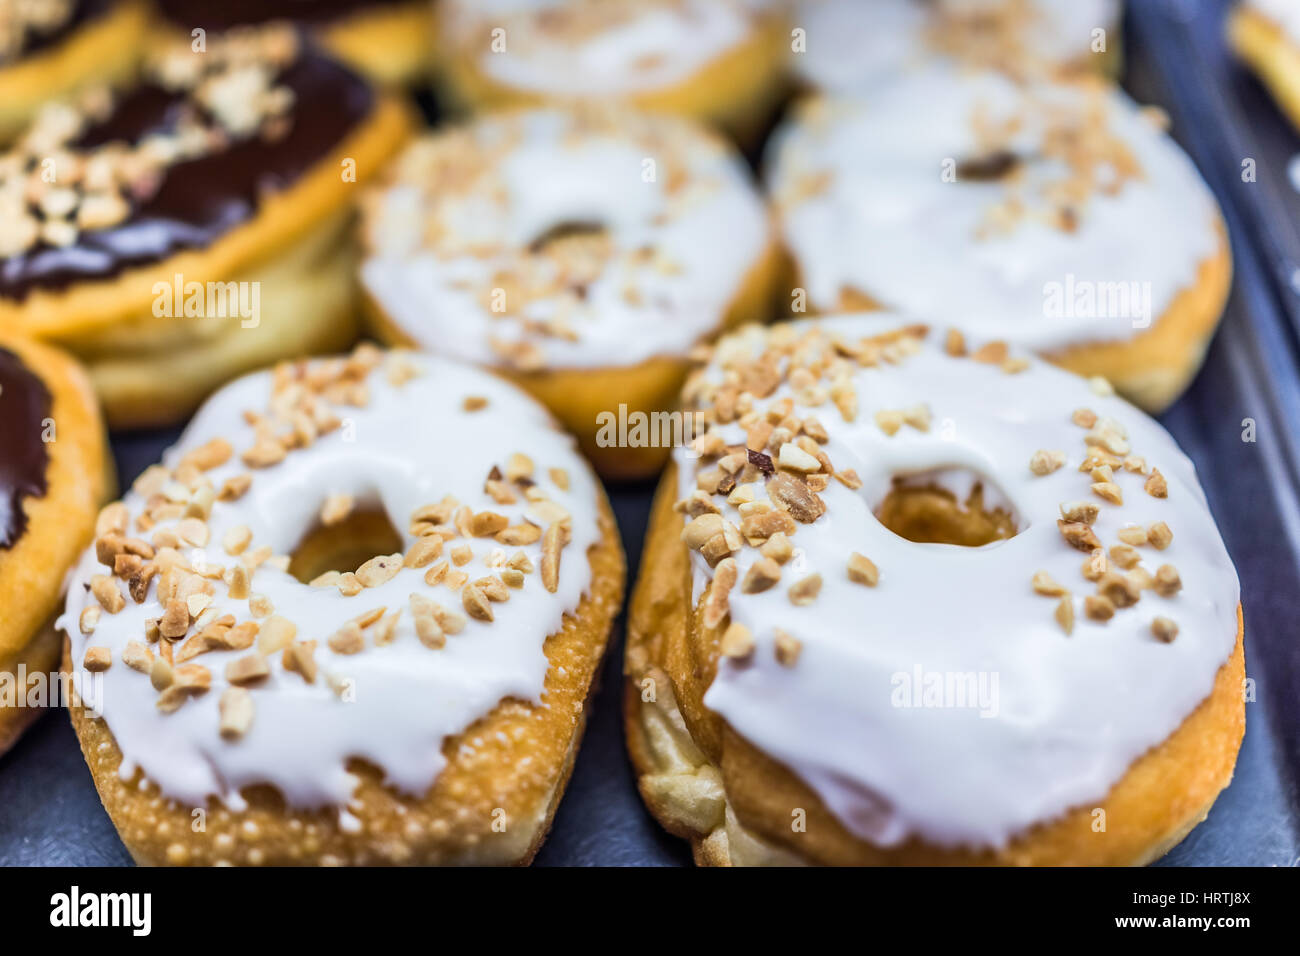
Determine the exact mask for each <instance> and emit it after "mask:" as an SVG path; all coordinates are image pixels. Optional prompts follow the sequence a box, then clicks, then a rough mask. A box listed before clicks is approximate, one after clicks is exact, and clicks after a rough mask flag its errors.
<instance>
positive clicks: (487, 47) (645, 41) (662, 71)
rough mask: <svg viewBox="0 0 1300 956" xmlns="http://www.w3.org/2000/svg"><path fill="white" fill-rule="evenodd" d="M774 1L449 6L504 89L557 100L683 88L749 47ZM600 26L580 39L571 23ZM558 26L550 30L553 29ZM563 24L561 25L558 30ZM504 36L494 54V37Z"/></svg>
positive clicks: (483, 1)
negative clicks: (731, 53) (758, 22)
mask: <svg viewBox="0 0 1300 956" xmlns="http://www.w3.org/2000/svg"><path fill="white" fill-rule="evenodd" d="M770 6H771V3H770V0H672V2H669V0H650V2H646V0H636V2H623V3H611V2H610V0H594V2H593V0H447V2H445V3H443V4H441V15H442V16H443V23H444V24H445V25H446V27H445V29H446V31H447V35H448V36H449V37H452V38H453V39H454V40H455V44H456V46H455V49H456V50H457V51H458V52H459V51H464V50H467V49H468V50H474V49H478V50H481V51H482V52H481V53H480V54H479V55H478V56H477V58H476V61H475V62H476V64H477V66H478V68H479V69H480V70H481V71H482V72H483V73H484V74H485V75H487V76H488V77H489V78H491V79H492V80H494V81H496V82H497V83H501V84H504V85H506V86H510V87H514V88H516V89H521V90H525V91H529V92H533V93H539V94H542V95H551V96H581V97H585V96H591V95H593V94H596V95H600V96H611V95H614V96H617V95H626V94H636V93H641V92H645V91H648V90H657V89H661V88H663V87H668V86H672V85H674V84H677V83H681V82H684V81H685V80H687V79H689V78H690V77H691V76H692V75H694V74H695V73H697V72H698V71H700V70H702V69H703V68H704V67H706V66H708V65H709V63H710V62H711V61H713V60H715V59H717V58H718V57H720V56H722V55H724V54H726V53H727V52H728V51H730V50H732V49H734V48H735V47H736V46H738V45H739V44H741V43H743V42H745V41H746V40H747V39H748V38H749V36H750V33H751V31H752V30H753V28H754V19H755V17H756V15H757V14H758V13H759V12H763V11H765V10H766V9H767V8H768V7H770ZM569 18H572V20H573V21H576V22H581V21H582V20H583V18H587V19H589V20H590V21H591V28H590V29H588V30H585V31H584V30H577V31H575V32H576V33H578V34H579V35H580V36H581V39H580V40H575V38H574V37H573V36H572V34H570V33H566V30H572V23H571V22H570V21H569ZM548 20H550V21H551V25H549V26H548V24H547V21H548ZM557 21H558V24H559V25H556V22H557ZM496 28H500V29H503V30H505V37H504V39H505V50H504V51H497V52H494V51H493V48H492V46H491V41H492V30H493V29H496Z"/></svg>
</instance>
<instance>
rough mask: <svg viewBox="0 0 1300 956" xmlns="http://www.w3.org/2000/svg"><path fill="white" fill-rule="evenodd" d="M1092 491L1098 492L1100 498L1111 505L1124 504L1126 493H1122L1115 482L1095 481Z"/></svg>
mask: <svg viewBox="0 0 1300 956" xmlns="http://www.w3.org/2000/svg"><path fill="white" fill-rule="evenodd" d="M1092 490H1093V491H1094V492H1096V494H1097V496H1098V497H1099V498H1104V499H1106V500H1107V501H1109V502H1110V503H1111V504H1115V505H1122V504H1123V503H1124V493H1123V492H1122V491H1120V487H1119V485H1117V484H1115V482H1113V481H1094V482H1093V483H1092Z"/></svg>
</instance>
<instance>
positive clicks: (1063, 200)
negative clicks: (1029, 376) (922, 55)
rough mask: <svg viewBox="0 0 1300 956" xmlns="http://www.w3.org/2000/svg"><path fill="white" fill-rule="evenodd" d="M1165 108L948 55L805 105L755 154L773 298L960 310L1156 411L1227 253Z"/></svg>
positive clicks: (1184, 377) (1201, 342) (1209, 313)
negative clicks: (774, 251)
mask: <svg viewBox="0 0 1300 956" xmlns="http://www.w3.org/2000/svg"><path fill="white" fill-rule="evenodd" d="M1158 120H1159V117H1157V116H1156V115H1155V114H1151V113H1148V112H1146V111H1142V110H1140V109H1138V108H1137V107H1136V106H1135V105H1134V104H1133V103H1132V102H1131V101H1130V100H1129V99H1128V98H1127V97H1126V96H1124V94H1122V93H1120V92H1118V91H1116V90H1114V89H1113V88H1111V87H1110V86H1109V85H1108V84H1105V83H1103V82H1102V81H1099V80H1097V81H1080V82H1078V83H1074V84H1059V83H1053V84H1044V83H1034V84H1029V85H1020V84H1017V83H1014V82H1012V81H1011V80H1009V79H1007V78H1005V77H1003V76H1001V75H998V74H994V73H977V74H965V73H955V72H952V71H950V70H947V69H945V68H941V67H936V68H933V69H930V70H925V71H918V72H916V73H912V74H909V75H908V76H907V77H906V78H904V79H900V80H899V81H898V82H896V83H893V84H890V85H888V86H887V87H886V88H884V89H882V90H881V91H880V92H879V93H878V94H877V95H874V96H871V97H866V98H862V99H841V100H815V101H812V102H809V103H807V104H805V105H804V107H803V108H802V109H800V110H799V111H798V112H797V115H796V116H795V117H794V118H793V119H792V120H791V122H790V124H789V125H788V126H786V127H785V128H783V129H782V130H780V131H778V133H777V134H776V136H775V137H774V140H773V142H772V143H771V145H770V147H769V149H770V152H769V155H768V157H767V158H768V167H769V169H768V171H769V175H768V182H769V188H770V191H771V193H772V196H773V203H774V205H775V207H776V215H777V217H778V219H779V221H780V226H781V230H782V234H783V238H784V241H785V245H786V248H787V250H788V251H789V253H790V256H791V259H792V268H793V273H794V278H793V281H792V282H791V286H792V287H793V289H794V291H793V292H792V293H791V298H790V299H787V305H786V307H787V308H790V307H791V305H793V306H794V307H795V308H796V309H797V308H799V307H800V306H801V305H803V304H804V303H802V302H801V301H800V300H801V299H803V298H805V297H806V308H807V310H808V311H810V312H814V313H824V312H835V311H851V310H855V309H863V308H877V307H880V308H889V309H897V310H899V311H902V312H905V313H907V314H910V315H917V316H922V317H925V316H945V315H960V316H962V323H963V326H964V327H966V328H968V329H969V330H970V331H972V332H974V333H975V334H977V335H979V336H981V337H985V338H989V339H1005V340H1007V341H1008V342H1011V343H1013V344H1015V345H1018V346H1023V347H1025V348H1029V349H1033V350H1035V351H1037V352H1039V353H1040V354H1043V355H1044V356H1045V357H1047V358H1049V359H1051V360H1052V361H1054V362H1056V363H1057V364H1059V365H1061V366H1063V367H1065V368H1068V369H1070V370H1072V371H1076V372H1080V373H1082V374H1087V375H1093V374H1097V375H1103V376H1105V377H1106V378H1108V379H1110V380H1111V381H1112V382H1114V384H1115V386H1116V388H1118V389H1119V390H1120V391H1121V392H1123V393H1124V394H1125V395H1127V396H1128V397H1129V398H1130V399H1132V400H1133V401H1135V402H1137V403H1138V404H1140V405H1142V406H1143V407H1144V408H1146V409H1147V410H1149V411H1153V412H1155V411H1159V410H1161V409H1163V408H1164V407H1165V406H1167V405H1168V404H1169V403H1170V402H1172V401H1173V400H1174V399H1175V398H1176V397H1177V396H1178V395H1179V394H1180V393H1181V392H1182V390H1183V388H1184V387H1185V386H1186V384H1187V383H1188V382H1189V381H1190V380H1191V378H1192V376H1193V375H1194V374H1195V372H1196V370H1197V369H1198V368H1199V367H1200V363H1201V359H1202V357H1203V356H1204V353H1205V347H1206V345H1207V344H1208V342H1209V339H1210V336H1211V335H1212V334H1213V332H1214V328H1215V326H1216V324H1217V323H1218V320H1219V317H1220V315H1221V313H1222V310H1223V305H1224V302H1225V300H1226V298H1227V294H1228V287H1229V284H1230V275H1231V260H1230V252H1229V248H1228V241H1227V235H1226V230H1225V227H1224V224H1223V220H1222V217H1221V216H1220V214H1219V210H1218V207H1217V205H1216V204H1215V201H1214V198H1213V196H1212V195H1211V194H1210V191H1209V189H1208V188H1207V187H1206V186H1205V183H1204V182H1203V181H1202V179H1201V178H1200V176H1199V174H1198V173H1197V171H1196V169H1195V167H1194V166H1193V165H1192V163H1191V162H1190V161H1189V160H1188V158H1187V157H1186V155H1184V154H1183V153H1182V152H1181V151H1180V150H1179V149H1178V147H1177V146H1175V145H1174V143H1173V142H1172V140H1170V139H1169V138H1168V137H1167V136H1166V135H1165V134H1164V133H1163V132H1162V131H1161V130H1160V129H1159V128H1157V122H1158Z"/></svg>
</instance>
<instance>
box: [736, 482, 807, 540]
mask: <svg viewBox="0 0 1300 956" xmlns="http://www.w3.org/2000/svg"><path fill="white" fill-rule="evenodd" d="M767 494H768V497H770V498H771V499H772V500H773V501H776V502H780V503H781V504H783V505H785V507H786V509H787V510H788V511H789V512H790V514H791V516H792V517H793V518H794V519H795V520H796V521H799V522H801V523H803V524H811V523H812V522H814V521H816V520H817V519H818V518H820V517H821V516H822V515H823V514H825V513H826V503H825V502H824V501H822V500H821V498H819V497H818V496H817V495H816V494H815V493H814V492H813V491H812V490H811V489H810V488H809V487H808V484H807V482H805V481H804V480H803V479H801V478H797V477H795V476H794V475H791V474H789V473H788V472H780V473H778V474H776V475H775V476H773V477H772V479H771V480H770V481H768V483H767ZM747 536H748V535H747Z"/></svg>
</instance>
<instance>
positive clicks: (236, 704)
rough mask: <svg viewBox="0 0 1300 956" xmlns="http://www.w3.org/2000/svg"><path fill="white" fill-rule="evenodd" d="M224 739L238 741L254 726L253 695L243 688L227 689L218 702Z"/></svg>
mask: <svg viewBox="0 0 1300 956" xmlns="http://www.w3.org/2000/svg"><path fill="white" fill-rule="evenodd" d="M217 708H218V710H219V711H220V713H221V722H220V725H219V728H220V733H221V736H222V739H224V740H238V739H239V738H240V737H242V736H244V734H246V733H248V730H249V728H250V727H252V726H253V713H254V706H253V695H252V694H250V693H249V692H248V691H246V690H245V689H244V688H242V687H227V688H226V689H225V690H224V691H222V692H221V699H220V701H218V705H217Z"/></svg>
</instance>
